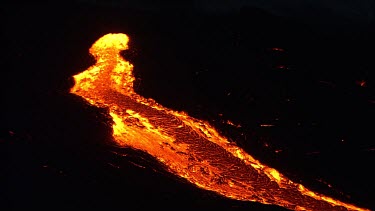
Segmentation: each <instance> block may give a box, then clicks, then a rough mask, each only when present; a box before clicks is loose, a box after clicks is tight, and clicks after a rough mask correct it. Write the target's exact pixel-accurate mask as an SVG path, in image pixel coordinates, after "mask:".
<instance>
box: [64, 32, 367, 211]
mask: <svg viewBox="0 0 375 211" xmlns="http://www.w3.org/2000/svg"><path fill="white" fill-rule="evenodd" d="M128 42H129V37H128V36H127V35H125V34H107V35H105V36H103V37H101V38H100V39H99V40H97V41H96V42H95V43H94V44H93V45H92V47H91V48H90V53H91V54H92V55H93V56H94V57H95V59H96V61H97V62H96V64H95V65H94V66H91V67H89V68H88V69H87V70H86V71H84V72H82V73H79V74H77V75H75V76H74V79H75V85H74V87H72V89H71V90H70V92H71V93H73V94H75V95H78V96H81V97H82V98H84V99H85V100H87V101H88V102H89V103H90V104H92V105H94V106H98V107H101V108H106V109H107V110H108V112H109V114H110V115H111V116H112V118H113V122H114V123H113V139H114V141H116V142H117V144H118V145H121V146H127V147H131V148H134V149H138V150H142V151H144V152H146V153H148V154H150V155H152V156H153V157H155V158H156V159H157V160H158V161H159V162H161V163H162V164H163V166H166V168H167V169H166V170H167V171H169V172H171V173H173V174H175V175H176V176H179V177H183V178H185V179H186V180H187V181H189V182H191V183H192V184H195V185H196V186H198V187H200V188H203V189H206V190H210V191H213V192H216V193H218V194H220V195H223V196H225V197H228V198H232V199H236V200H243V201H253V202H259V203H263V204H274V205H279V206H282V207H285V208H288V209H291V210H317V211H321V210H367V209H363V208H359V207H356V206H355V205H351V204H347V203H344V202H341V201H338V200H335V199H333V198H330V197H327V196H323V195H321V194H318V193H314V192H312V191H310V190H308V189H307V188H305V187H304V186H303V185H301V184H298V183H295V182H293V181H291V180H289V179H288V178H286V177H285V176H283V175H282V174H281V173H279V172H278V171H277V170H275V169H273V168H270V167H268V166H266V165H263V164H261V163H260V162H259V161H257V160H256V159H254V158H253V157H252V156H251V155H249V154H247V153H246V152H245V151H244V150H243V149H241V148H239V147H238V146H236V145H235V144H234V143H231V142H229V141H228V140H227V138H226V137H223V136H221V135H220V134H219V133H218V132H217V130H215V128H213V127H212V126H210V125H209V124H208V123H207V122H205V121H201V120H198V119H195V118H193V117H190V116H189V115H187V114H186V113H183V112H177V111H173V110H171V109H168V108H165V107H163V106H162V105H160V104H158V103H157V102H155V101H154V100H152V99H146V98H143V97H142V96H140V95H138V94H137V93H135V91H134V89H133V81H134V76H133V73H132V70H133V65H132V64H130V63H129V62H127V61H126V60H124V58H122V57H121V55H120V51H122V50H126V49H127V48H128Z"/></svg>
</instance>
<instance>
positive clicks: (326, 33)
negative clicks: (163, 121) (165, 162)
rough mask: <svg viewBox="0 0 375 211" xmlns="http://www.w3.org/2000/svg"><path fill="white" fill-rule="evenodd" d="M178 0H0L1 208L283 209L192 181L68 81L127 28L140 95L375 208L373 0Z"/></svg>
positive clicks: (295, 175)
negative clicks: (168, 167) (119, 138)
mask: <svg viewBox="0 0 375 211" xmlns="http://www.w3.org/2000/svg"><path fill="white" fill-rule="evenodd" d="M176 2H177V1H176ZM176 2H175V1H167V2H164V1H163V2H162V1H151V0H148V1H146V0H143V1H135V0H134V1H100V0H97V1H89V0H87V1H84V0H81V1H61V2H60V3H59V4H56V5H53V4H30V3H23V2H18V3H14V2H12V3H2V5H1V8H0V13H1V15H0V17H1V20H2V23H1V40H2V48H1V49H2V50H1V53H2V54H1V59H0V64H1V77H0V80H1V83H0V90H1V92H0V93H1V112H0V117H1V123H0V156H1V157H0V166H1V169H0V181H1V182H0V202H1V203H0V209H1V210H16V209H25V208H28V209H31V208H37V209H39V210H51V209H53V210H60V209H61V210H66V209H83V208H84V209H92V208H101V209H108V210H115V209H116V210H118V209H124V210H126V209H128V208H129V207H134V209H132V210H147V209H151V208H152V209H159V208H160V209H164V210H175V209H180V208H176V207H175V205H174V204H171V201H173V202H176V203H178V204H180V205H181V206H182V207H183V208H186V209H190V210H191V209H223V210H285V209H283V208H280V207H277V206H266V205H262V204H259V203H250V202H238V201H233V200H229V199H225V198H222V197H220V196H217V195H215V194H213V193H210V192H206V191H204V190H200V189H197V188H195V187H193V186H191V185H189V184H188V183H187V182H186V181H183V180H181V179H178V178H175V177H174V176H173V175H171V174H170V173H167V172H166V171H165V170H163V168H162V167H161V166H160V165H158V164H157V162H156V161H155V160H154V159H153V158H152V157H150V156H149V155H147V154H145V153H143V152H135V151H134V150H132V149H122V148H118V147H116V146H114V145H113V141H112V139H111V133H112V131H111V120H110V118H109V117H108V115H106V112H105V111H103V110H101V109H98V108H95V107H93V106H89V105H88V104H87V103H85V102H84V101H83V100H82V99H80V98H79V97H77V96H73V95H71V94H69V89H70V87H72V86H73V80H72V77H71V76H72V75H74V74H77V73H79V72H82V71H84V70H85V69H87V68H88V67H89V66H91V65H92V64H94V62H95V61H93V58H92V57H91V56H90V55H89V53H88V49H89V47H90V46H91V44H92V43H93V42H94V41H96V40H97V39H98V38H99V37H101V36H103V35H104V34H107V33H112V32H119V33H125V34H128V35H129V36H130V39H131V42H130V49H129V50H128V51H125V52H123V56H124V57H125V58H126V59H127V60H129V61H130V62H131V63H132V64H134V66H135V69H134V71H135V73H134V74H135V77H136V82H135V89H136V91H137V92H138V93H139V94H141V95H142V96H145V97H150V98H153V99H155V100H156V101H157V102H159V103H160V104H162V105H164V106H166V107H170V108H173V109H175V110H181V111H185V112H188V113H189V114H190V115H191V116H194V117H197V118H200V119H204V120H207V121H209V122H210V123H211V124H212V125H214V126H215V127H217V128H218V130H219V131H220V132H221V133H222V134H224V135H225V136H227V137H229V139H230V140H233V141H234V142H236V143H237V144H238V145H239V146H241V147H243V148H244V149H245V150H246V151H247V152H248V153H249V154H251V155H253V156H254V157H256V158H257V159H259V160H260V161H261V162H263V163H265V164H267V165H269V166H271V167H274V168H276V169H277V170H279V171H280V172H282V173H284V174H285V175H287V176H288V177H289V178H291V179H292V180H294V181H297V182H300V183H302V184H304V185H306V186H307V187H309V188H311V189H313V190H316V191H317V192H320V193H324V194H327V195H330V196H332V197H334V198H337V199H340V200H342V201H345V202H349V203H354V204H356V205H358V206H360V207H366V208H369V209H372V210H374V209H375V204H374V197H373V196H374V195H375V192H374V190H375V184H374V181H373V178H375V175H374V173H373V172H372V168H371V166H372V164H373V163H374V162H375V154H374V152H375V151H374V150H375V145H374V140H375V137H374V133H373V131H374V117H375V113H374V111H375V110H374V108H375V107H374V106H375V86H374V83H375V75H374V70H375V63H374V59H373V58H374V55H373V51H372V49H374V47H375V46H374V43H373V37H374V36H375V30H374V29H375V21H374V10H375V3H374V1H370V0H361V1H354V0H350V1H349V0H347V1H339V0H327V1H323V0H315V1H313V0H311V1H310V0H309V1H307V0H306V1H292V0H287V1H283V3H280V2H279V1H276V0H268V1H265V0H264V1H245V0H243V1H208V0H206V1H178V3H176ZM228 120H230V121H231V122H234V123H237V124H241V125H242V127H241V128H233V127H232V126H230V125H228V124H226V122H227V121H228ZM262 125H273V126H272V127H263V126H262ZM245 137H246V138H245ZM3 207H4V209H3ZM183 208H181V209H183Z"/></svg>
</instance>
